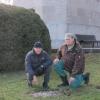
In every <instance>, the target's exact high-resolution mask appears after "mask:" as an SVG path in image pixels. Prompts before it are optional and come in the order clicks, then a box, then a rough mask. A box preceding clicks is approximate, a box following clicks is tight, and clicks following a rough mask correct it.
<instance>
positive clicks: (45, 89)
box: [43, 83, 50, 91]
mask: <svg viewBox="0 0 100 100" xmlns="http://www.w3.org/2000/svg"><path fill="white" fill-rule="evenodd" d="M49 89H50V88H49V86H48V84H47V83H43V91H48V90H49Z"/></svg>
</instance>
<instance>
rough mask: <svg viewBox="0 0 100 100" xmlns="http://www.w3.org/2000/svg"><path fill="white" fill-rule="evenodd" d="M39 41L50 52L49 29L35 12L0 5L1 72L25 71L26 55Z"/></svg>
mask: <svg viewBox="0 0 100 100" xmlns="http://www.w3.org/2000/svg"><path fill="white" fill-rule="evenodd" d="M37 40H40V41H41V42H42V43H43V46H44V49H45V50H46V51H47V52H50V49H51V40H50V35H49V32H48V29H47V27H46V26H45V24H44V22H43V21H42V20H41V18H40V17H39V15H37V14H36V13H35V11H34V10H32V9H30V10H27V9H24V8H19V7H14V6H7V5H0V71H3V70H19V69H23V68H24V58H25V54H26V53H27V52H28V51H29V50H31V49H32V47H33V43H34V42H35V41H37Z"/></svg>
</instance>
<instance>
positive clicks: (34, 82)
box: [32, 75, 38, 85]
mask: <svg viewBox="0 0 100 100" xmlns="http://www.w3.org/2000/svg"><path fill="white" fill-rule="evenodd" d="M32 84H33V85H37V84H38V80H37V77H36V76H35V75H34V76H33V81H32Z"/></svg>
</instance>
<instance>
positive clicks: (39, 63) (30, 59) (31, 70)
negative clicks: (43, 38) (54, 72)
mask: <svg viewBox="0 0 100 100" xmlns="http://www.w3.org/2000/svg"><path fill="white" fill-rule="evenodd" d="M51 65H52V60H51V59H50V57H49V55H48V54H47V52H46V51H44V50H43V49H42V44H41V42H35V44H34V46H33V49H32V50H31V51H29V52H28V53H27V54H26V58H25V70H26V73H27V79H28V85H29V86H31V87H32V86H33V85H34V84H36V83H37V82H38V80H37V76H40V75H44V81H43V84H42V86H43V89H44V90H47V89H48V88H49V87H48V82H49V79H50V72H51Z"/></svg>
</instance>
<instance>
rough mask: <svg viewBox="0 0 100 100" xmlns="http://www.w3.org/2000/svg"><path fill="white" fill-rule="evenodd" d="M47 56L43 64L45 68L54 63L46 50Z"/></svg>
mask: <svg viewBox="0 0 100 100" xmlns="http://www.w3.org/2000/svg"><path fill="white" fill-rule="evenodd" d="M44 56H45V62H44V63H43V64H42V65H43V66H44V67H45V68H47V67H49V66H50V65H52V60H51V58H50V56H49V55H48V54H47V53H46V52H45V53H44Z"/></svg>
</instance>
